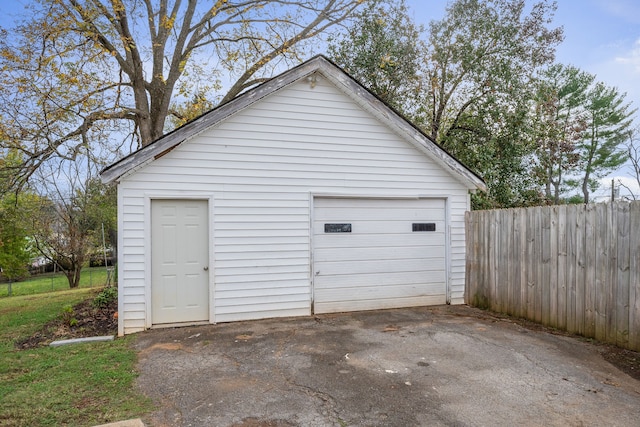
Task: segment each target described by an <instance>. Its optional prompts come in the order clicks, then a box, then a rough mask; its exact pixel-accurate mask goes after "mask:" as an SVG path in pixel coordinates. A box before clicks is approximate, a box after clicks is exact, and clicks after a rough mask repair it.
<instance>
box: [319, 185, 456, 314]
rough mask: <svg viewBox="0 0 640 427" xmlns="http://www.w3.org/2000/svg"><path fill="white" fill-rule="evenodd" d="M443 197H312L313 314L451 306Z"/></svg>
mask: <svg viewBox="0 0 640 427" xmlns="http://www.w3.org/2000/svg"><path fill="white" fill-rule="evenodd" d="M445 224H446V221H445V203H444V200H443V199H411V200H383V199H347V198H344V199H341V198H333V199H332V198H319V197H318V198H315V199H314V221H313V247H314V251H313V274H314V281H313V283H314V312H315V313H331V312H338V311H356V310H376V309H384V308H399V307H411V306H419V305H434V304H445V303H446V274H445V265H446V253H447V251H446V238H445Z"/></svg>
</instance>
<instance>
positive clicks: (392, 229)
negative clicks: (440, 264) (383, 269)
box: [313, 218, 445, 236]
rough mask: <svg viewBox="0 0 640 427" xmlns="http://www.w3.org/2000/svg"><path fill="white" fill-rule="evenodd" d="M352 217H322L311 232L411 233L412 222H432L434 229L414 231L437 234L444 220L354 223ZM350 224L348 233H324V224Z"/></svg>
mask: <svg viewBox="0 0 640 427" xmlns="http://www.w3.org/2000/svg"><path fill="white" fill-rule="evenodd" d="M352 220H353V218H347V219H344V220H329V219H324V220H322V221H315V222H314V224H313V233H314V234H327V235H331V236H341V235H356V234H378V235H382V234H403V233H412V232H413V231H412V225H413V224H414V223H432V224H434V225H435V228H436V231H424V232H416V233H418V234H425V235H426V234H431V235H438V234H444V224H445V223H444V221H440V220H434V219H433V218H417V219H410V220H397V219H393V220H381V221H375V220H358V221H357V223H356V224H354V223H353V222H350V221H352ZM345 223H347V224H351V232H350V233H325V231H324V226H325V224H345Z"/></svg>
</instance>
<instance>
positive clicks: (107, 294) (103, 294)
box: [93, 286, 118, 308]
mask: <svg viewBox="0 0 640 427" xmlns="http://www.w3.org/2000/svg"><path fill="white" fill-rule="evenodd" d="M117 299H118V288H116V287H115V286H107V287H106V288H104V289H103V290H101V291H100V293H99V294H98V295H96V297H95V298H94V299H93V306H94V307H97V308H107V307H109V305H110V304H111V303H112V302H114V301H117Z"/></svg>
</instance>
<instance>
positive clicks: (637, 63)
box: [615, 39, 640, 74]
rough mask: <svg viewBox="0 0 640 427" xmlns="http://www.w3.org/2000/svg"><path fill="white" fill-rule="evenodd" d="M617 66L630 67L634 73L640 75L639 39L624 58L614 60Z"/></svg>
mask: <svg viewBox="0 0 640 427" xmlns="http://www.w3.org/2000/svg"><path fill="white" fill-rule="evenodd" d="M615 62H616V63H617V64H621V65H626V66H630V67H632V68H633V70H634V72H635V73H638V74H640V39H638V40H636V42H635V43H634V44H633V47H632V48H631V50H630V51H629V52H627V53H626V54H625V55H624V56H617V57H616V58H615Z"/></svg>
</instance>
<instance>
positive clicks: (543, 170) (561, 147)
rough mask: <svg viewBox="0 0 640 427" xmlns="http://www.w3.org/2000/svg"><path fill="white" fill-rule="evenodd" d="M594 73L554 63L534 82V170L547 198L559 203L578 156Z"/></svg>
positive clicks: (574, 169) (576, 163) (585, 124)
mask: <svg viewBox="0 0 640 427" xmlns="http://www.w3.org/2000/svg"><path fill="white" fill-rule="evenodd" d="M594 79H595V76H593V75H591V74H588V73H585V72H583V71H581V70H579V69H578V68H576V67H573V66H564V65H561V64H555V65H553V66H551V67H549V68H548V69H546V70H544V71H542V72H541V74H540V77H539V79H538V83H537V87H538V89H537V93H536V98H535V101H536V104H535V117H534V121H535V124H534V132H535V138H536V163H535V167H534V171H535V174H536V176H537V177H538V179H539V180H540V182H541V183H542V185H543V186H544V191H545V196H546V199H547V200H548V201H551V202H552V203H555V204H558V203H560V200H561V197H562V194H563V193H564V192H565V191H566V190H567V186H566V180H567V179H568V178H569V177H570V176H571V174H572V173H575V172H576V170H577V167H578V166H579V160H580V156H579V154H578V153H577V152H576V144H577V143H578V142H579V141H580V140H581V139H582V137H583V135H584V131H585V130H586V128H587V118H586V115H585V113H584V105H585V102H586V100H587V94H588V90H589V87H590V85H591V83H592V82H593V80H594Z"/></svg>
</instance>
